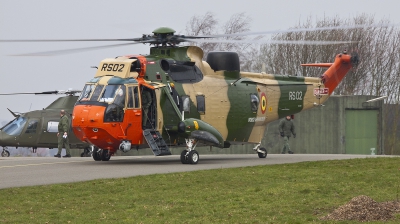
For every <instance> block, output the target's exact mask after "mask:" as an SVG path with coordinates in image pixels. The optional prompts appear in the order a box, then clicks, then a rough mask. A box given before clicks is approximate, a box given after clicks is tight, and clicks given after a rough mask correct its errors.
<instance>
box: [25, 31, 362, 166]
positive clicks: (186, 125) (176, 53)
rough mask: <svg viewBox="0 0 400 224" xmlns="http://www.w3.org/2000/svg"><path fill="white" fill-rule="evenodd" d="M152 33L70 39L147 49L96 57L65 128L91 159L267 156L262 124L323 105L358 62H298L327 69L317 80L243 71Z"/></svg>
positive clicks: (230, 55) (225, 55) (220, 55)
mask: <svg viewBox="0 0 400 224" xmlns="http://www.w3.org/2000/svg"><path fill="white" fill-rule="evenodd" d="M329 29H331V28H329ZM303 30H304V29H303ZM291 32H292V31H291ZM152 33H153V34H149V35H143V36H142V37H139V38H129V39H88V40H85V39H76V40H70V41H107V40H110V41H130V42H131V43H128V44H139V43H142V44H150V45H153V46H152V47H150V54H149V55H126V56H118V57H114V58H106V59H104V60H102V61H101V62H100V64H99V66H98V67H97V71H96V73H95V75H94V77H93V78H92V79H91V80H89V81H88V82H86V84H85V86H84V88H83V90H82V92H81V95H80V96H79V97H78V99H77V101H76V103H75V105H74V107H73V112H72V130H73V132H74V134H75V136H76V137H77V138H78V139H79V140H80V141H82V142H86V143H87V144H89V145H93V146H94V149H93V153H92V156H93V159H94V160H95V161H108V160H110V158H111V156H112V155H114V154H115V153H116V152H117V151H118V150H120V151H122V152H128V151H130V150H132V149H137V150H139V149H142V148H151V150H152V151H153V153H154V155H155V156H164V155H171V151H170V149H169V148H170V147H179V146H186V148H185V149H184V150H183V151H182V152H181V154H180V162H181V163H182V164H197V163H198V162H199V159H200V156H199V153H198V152H197V151H196V147H197V146H209V147H210V148H212V147H218V148H229V147H230V146H231V145H234V144H253V145H255V146H254V148H253V150H254V151H255V152H256V153H257V155H258V157H259V158H266V157H267V150H266V149H265V147H263V146H261V139H262V138H263V136H264V132H265V128H266V126H267V124H268V123H270V122H272V121H275V120H278V119H280V118H283V117H286V116H288V115H294V114H296V113H299V112H301V111H303V110H307V109H311V108H314V107H316V106H320V105H322V103H323V102H325V101H326V100H327V99H328V98H329V96H330V95H331V94H332V93H333V91H334V89H335V88H336V87H337V86H338V84H339V83H340V82H341V80H342V79H343V78H344V77H345V76H346V74H347V73H348V71H350V70H351V69H352V68H354V67H356V66H357V65H358V63H359V57H358V54H357V53H353V52H352V53H350V54H349V53H347V51H343V52H342V53H339V54H337V55H336V57H335V58H334V62H332V63H312V64H302V66H314V67H323V68H326V69H327V70H326V71H325V72H324V73H323V74H322V75H321V76H320V77H299V76H287V75H272V74H266V73H253V72H244V71H241V70H240V60H239V56H238V54H237V53H236V52H224V51H216V52H209V53H208V54H207V58H206V60H205V61H204V60H203V56H204V52H203V50H202V49H201V48H199V47H197V46H179V44H180V43H182V42H201V41H204V42H207V41H211V40H210V39H211V38H213V36H185V35H175V30H173V29H171V28H169V27H160V28H158V29H156V30H154V31H153V32H152ZM234 35H238V34H234ZM214 37H215V36H214ZM218 37H219V36H218ZM21 41H30V40H21ZM43 41H57V40H43ZM59 41H69V40H59ZM303 43H304V42H303ZM337 43H340V42H336V44H337ZM119 45H120V44H119ZM119 45H115V46H119ZM124 45H125V44H124ZM126 45H127V44H126ZM109 46H112V45H109ZM145 95H147V97H145Z"/></svg>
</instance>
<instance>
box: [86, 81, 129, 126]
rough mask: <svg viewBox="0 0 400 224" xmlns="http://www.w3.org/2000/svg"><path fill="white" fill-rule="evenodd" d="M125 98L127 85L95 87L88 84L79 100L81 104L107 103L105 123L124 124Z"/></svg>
mask: <svg viewBox="0 0 400 224" xmlns="http://www.w3.org/2000/svg"><path fill="white" fill-rule="evenodd" d="M125 98H126V86H125V85H107V86H104V85H94V84H87V85H86V86H85V87H84V89H83V91H82V94H81V96H80V97H79V98H78V101H79V102H85V101H86V102H89V103H90V102H92V103H94V104H96V103H97V102H99V103H106V104H107V107H106V110H105V114H104V121H105V122H122V121H123V119H124V112H125Z"/></svg>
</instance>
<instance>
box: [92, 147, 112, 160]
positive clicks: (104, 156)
mask: <svg viewBox="0 0 400 224" xmlns="http://www.w3.org/2000/svg"><path fill="white" fill-rule="evenodd" d="M92 147H93V159H94V161H109V160H110V158H111V154H110V153H109V150H104V149H100V148H98V147H96V146H92Z"/></svg>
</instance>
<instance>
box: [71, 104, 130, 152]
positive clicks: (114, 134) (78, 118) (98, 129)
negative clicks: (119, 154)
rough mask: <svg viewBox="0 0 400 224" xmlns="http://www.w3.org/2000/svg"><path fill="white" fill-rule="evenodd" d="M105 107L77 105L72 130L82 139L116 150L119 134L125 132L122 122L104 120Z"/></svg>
mask: <svg viewBox="0 0 400 224" xmlns="http://www.w3.org/2000/svg"><path fill="white" fill-rule="evenodd" d="M105 109H106V108H105V107H104V106H97V105H76V106H75V107H74V111H73V114H72V117H73V119H72V130H73V131H74V133H75V135H76V136H77V137H78V138H79V139H80V140H82V141H85V142H89V143H90V144H93V145H96V146H97V147H99V148H101V149H107V150H110V151H111V152H115V151H116V150H117V149H118V147H119V144H120V139H118V136H123V135H124V134H123V133H122V129H121V127H120V126H121V124H120V123H117V122H106V123H105V122H103V120H104V112H105Z"/></svg>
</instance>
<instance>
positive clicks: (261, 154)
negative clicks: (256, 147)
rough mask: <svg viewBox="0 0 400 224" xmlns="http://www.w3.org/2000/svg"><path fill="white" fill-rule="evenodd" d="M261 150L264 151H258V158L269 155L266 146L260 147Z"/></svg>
mask: <svg viewBox="0 0 400 224" xmlns="http://www.w3.org/2000/svg"><path fill="white" fill-rule="evenodd" d="M260 150H261V151H263V152H264V153H261V152H257V153H258V158H261V159H263V158H266V157H267V150H266V149H265V148H260Z"/></svg>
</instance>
